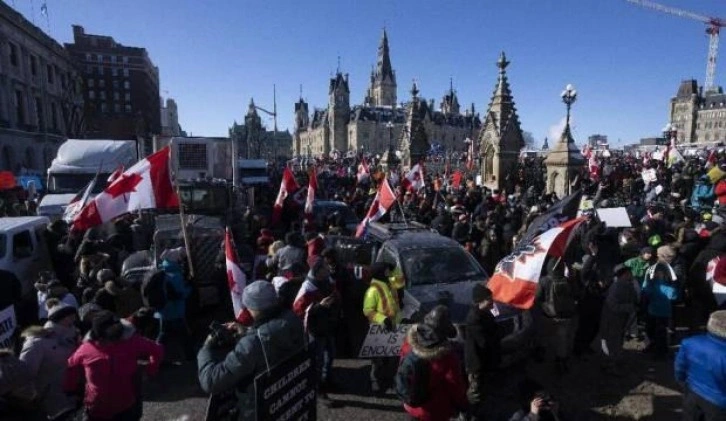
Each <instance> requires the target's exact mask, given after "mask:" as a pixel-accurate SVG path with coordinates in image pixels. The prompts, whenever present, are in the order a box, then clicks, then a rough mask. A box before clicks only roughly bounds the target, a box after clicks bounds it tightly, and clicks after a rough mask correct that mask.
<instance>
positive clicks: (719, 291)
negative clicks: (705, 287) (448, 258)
mask: <svg viewBox="0 0 726 421" xmlns="http://www.w3.org/2000/svg"><path fill="white" fill-rule="evenodd" d="M706 280H707V281H708V282H709V283H710V284H711V291H712V292H713V298H715V299H716V303H717V304H718V305H719V306H721V305H722V304H723V303H724V301H726V255H721V256H717V257H714V258H713V259H711V260H710V261H709V262H708V266H706Z"/></svg>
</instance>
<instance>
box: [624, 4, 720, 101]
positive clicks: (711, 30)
mask: <svg viewBox="0 0 726 421" xmlns="http://www.w3.org/2000/svg"><path fill="white" fill-rule="evenodd" d="M627 1H628V2H630V3H635V4H637V5H639V6H642V7H647V8H649V9H653V10H657V11H659V12H663V13H669V14H671V15H676V16H680V17H682V18H686V19H692V20H697V21H699V22H702V23H705V24H706V25H707V26H708V27H707V28H706V33H707V34H708V38H709V40H708V62H707V63H706V81H705V83H704V87H705V90H706V92H709V91H714V90H716V88H715V86H714V75H715V74H716V58H717V57H718V35H719V32H720V31H721V28H723V27H725V26H726V20H724V19H721V18H713V17H708V16H703V15H699V14H698V13H693V12H689V11H687V10H681V9H676V8H675V7H670V6H664V5H662V4H658V3H654V2H652V1H648V0H627Z"/></svg>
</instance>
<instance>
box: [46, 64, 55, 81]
mask: <svg viewBox="0 0 726 421" xmlns="http://www.w3.org/2000/svg"><path fill="white" fill-rule="evenodd" d="M46 72H48V83H49V84H51V85H52V84H53V80H54V79H55V72H54V69H53V66H51V65H50V64H49V65H47V66H46Z"/></svg>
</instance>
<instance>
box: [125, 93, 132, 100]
mask: <svg viewBox="0 0 726 421" xmlns="http://www.w3.org/2000/svg"><path fill="white" fill-rule="evenodd" d="M124 100H125V101H128V102H130V101H131V94H130V93H128V92H126V93H125V94H124Z"/></svg>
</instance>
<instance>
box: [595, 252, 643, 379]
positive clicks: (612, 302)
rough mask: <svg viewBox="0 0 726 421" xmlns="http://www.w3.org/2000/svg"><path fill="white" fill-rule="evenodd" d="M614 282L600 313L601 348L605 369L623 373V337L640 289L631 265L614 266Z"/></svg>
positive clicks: (614, 372) (634, 308) (635, 306)
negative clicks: (636, 283)
mask: <svg viewBox="0 0 726 421" xmlns="http://www.w3.org/2000/svg"><path fill="white" fill-rule="evenodd" d="M613 274H614V275H615V280H614V282H613V283H612V284H611V285H610V288H608V290H607V293H606V295H605V304H604V305H603V308H602V315H601V316H600V337H601V338H602V339H601V345H602V346H601V348H602V352H603V354H604V355H605V357H606V362H605V365H604V367H603V368H604V369H605V370H606V371H607V372H608V373H610V374H614V375H620V374H622V372H621V371H620V367H619V366H618V364H619V363H620V357H621V355H622V352H623V338H624V336H625V330H626V328H627V327H628V322H629V321H630V320H631V318H632V316H633V314H635V310H636V309H637V306H638V292H637V290H636V289H635V284H634V282H633V276H632V273H631V272H630V268H628V267H627V266H625V265H623V264H620V265H617V266H615V269H613Z"/></svg>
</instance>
